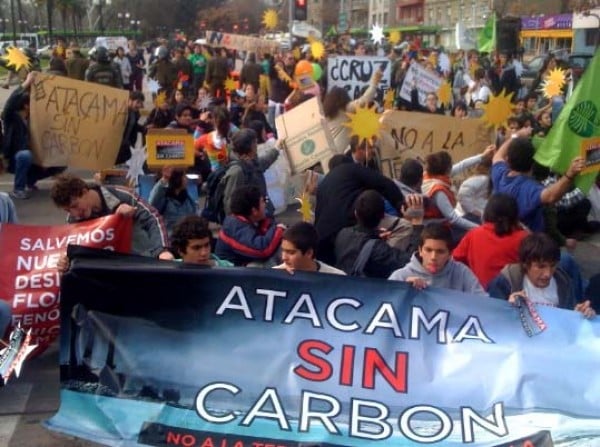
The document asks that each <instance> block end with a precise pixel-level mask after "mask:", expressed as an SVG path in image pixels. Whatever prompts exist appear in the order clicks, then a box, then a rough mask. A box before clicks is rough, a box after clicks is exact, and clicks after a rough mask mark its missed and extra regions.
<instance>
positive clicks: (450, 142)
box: [380, 111, 493, 179]
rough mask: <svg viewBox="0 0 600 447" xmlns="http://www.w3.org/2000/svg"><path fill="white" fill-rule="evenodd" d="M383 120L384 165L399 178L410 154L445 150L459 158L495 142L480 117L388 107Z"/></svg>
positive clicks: (416, 155)
mask: <svg viewBox="0 0 600 447" xmlns="http://www.w3.org/2000/svg"><path fill="white" fill-rule="evenodd" d="M381 123H382V124H381V129H380V137H381V169H382V172H383V173H384V174H385V175H386V176H388V177H391V178H396V179H397V178H399V174H400V167H401V166H402V162H403V161H404V160H405V159H407V158H415V159H420V160H424V159H425V157H426V156H427V155H428V154H431V153H432V152H438V151H441V150H446V151H448V152H450V155H452V160H453V161H454V162H458V161H460V160H463V159H465V158H467V157H470V156H472V155H476V154H480V153H481V152H483V150H484V149H485V148H486V147H487V146H488V145H489V144H491V143H492V142H493V131H492V130H491V129H489V128H488V127H486V126H485V124H484V123H483V122H482V121H481V120H475V119H460V118H454V117H451V116H445V115H436V114H433V113H418V112H400V111H388V112H386V113H384V114H383V118H382V122H381Z"/></svg>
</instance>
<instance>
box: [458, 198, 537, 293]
mask: <svg viewBox="0 0 600 447" xmlns="http://www.w3.org/2000/svg"><path fill="white" fill-rule="evenodd" d="M528 234H529V233H528V232H527V231H526V230H524V229H523V228H522V227H521V224H520V223H519V209H518V207H517V202H516V201H515V199H514V198H512V197H511V196H509V195H507V194H494V195H492V196H491V197H490V199H489V201H488V203H487V205H486V207H485V210H484V212H483V225H481V226H479V227H477V228H473V229H472V230H469V232H468V233H467V234H466V235H465V237H463V238H462V240H461V241H460V242H459V244H458V245H457V247H456V248H455V249H454V251H453V252H452V257H453V258H454V259H455V260H456V261H459V262H462V263H464V264H465V265H466V266H468V267H469V268H470V269H471V270H472V271H473V273H474V274H475V276H477V279H478V280H479V282H480V283H481V285H482V286H483V287H484V288H485V287H487V286H488V284H489V282H490V281H491V280H492V279H493V278H494V277H495V276H496V275H497V274H498V273H500V270H502V269H503V268H504V266H506V265H507V264H511V263H513V262H517V260H518V258H519V246H520V245H521V241H522V240H523V239H524V238H525V237H526V236H527V235H528Z"/></svg>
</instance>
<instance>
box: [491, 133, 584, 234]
mask: <svg viewBox="0 0 600 447" xmlns="http://www.w3.org/2000/svg"><path fill="white" fill-rule="evenodd" d="M530 135H531V128H530V127H527V128H523V129H520V130H519V131H517V133H515V134H513V136H512V138H508V139H507V140H506V141H505V142H504V143H503V144H502V146H500V149H498V151H497V152H496V153H495V154H494V158H493V159H492V184H493V186H494V192H497V193H505V194H508V195H510V196H512V197H514V198H515V200H516V201H517V204H518V206H519V219H520V220H521V222H523V223H524V224H525V225H527V227H528V228H529V229H530V230H531V231H543V230H544V227H545V225H544V217H543V205H550V204H553V203H556V202H557V201H558V200H559V199H560V198H561V197H562V196H563V195H564V194H565V193H566V192H567V191H569V189H570V188H571V187H572V182H573V180H574V179H575V177H576V176H577V175H578V174H579V173H580V172H581V171H582V170H583V169H584V167H585V161H584V160H583V158H582V157H575V158H574V159H573V160H572V161H571V165H570V166H569V168H568V169H567V171H566V172H565V175H563V176H562V177H561V178H560V179H559V180H558V181H557V182H556V183H554V184H552V185H550V186H547V187H543V186H542V185H541V184H540V183H539V182H537V181H536V180H535V179H533V178H532V177H531V175H530V174H531V167H532V165H533V154H534V151H535V149H534V148H533V144H532V143H531V141H530V140H529V138H528V137H529V136H530Z"/></svg>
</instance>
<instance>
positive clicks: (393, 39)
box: [388, 31, 401, 45]
mask: <svg viewBox="0 0 600 447" xmlns="http://www.w3.org/2000/svg"><path fill="white" fill-rule="evenodd" d="M400 38H401V34H400V31H392V32H391V33H390V37H389V38H388V40H389V41H390V43H391V44H392V45H396V44H397V43H398V42H400Z"/></svg>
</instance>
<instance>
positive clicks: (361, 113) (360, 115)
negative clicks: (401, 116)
mask: <svg viewBox="0 0 600 447" xmlns="http://www.w3.org/2000/svg"><path fill="white" fill-rule="evenodd" d="M346 115H347V116H348V118H350V122H348V123H344V126H346V127H348V128H349V129H350V134H351V135H356V136H357V137H358V138H359V140H360V141H361V142H362V141H363V140H368V141H369V142H371V141H373V138H377V137H378V136H379V129H380V127H381V123H380V122H379V114H378V113H377V112H376V111H375V106H374V105H373V106H372V107H371V108H369V107H368V106H365V107H358V108H357V109H356V112H355V113H346Z"/></svg>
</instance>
